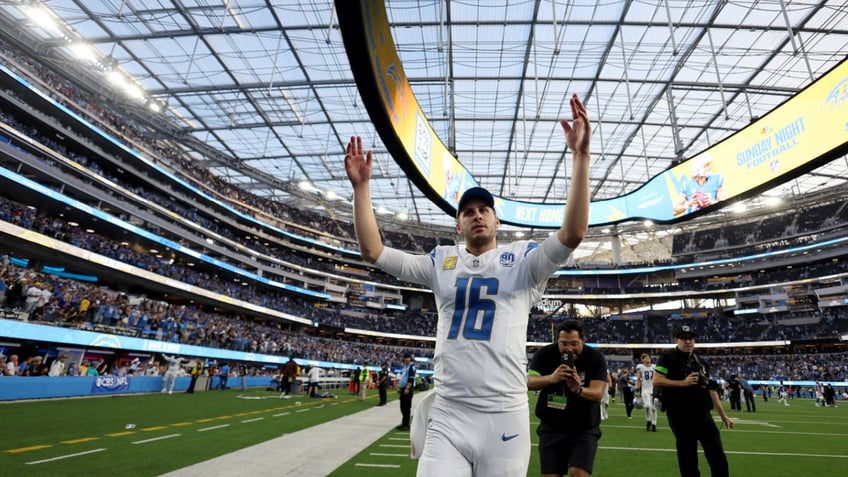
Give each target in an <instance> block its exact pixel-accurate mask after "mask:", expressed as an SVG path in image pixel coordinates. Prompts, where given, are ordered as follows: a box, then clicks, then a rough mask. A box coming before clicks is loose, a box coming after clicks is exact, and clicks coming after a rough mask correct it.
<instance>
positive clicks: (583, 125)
mask: <svg viewBox="0 0 848 477" xmlns="http://www.w3.org/2000/svg"><path fill="white" fill-rule="evenodd" d="M570 103H571V116H572V118H571V124H568V121H567V120H565V119H560V120H559V123H560V124H561V125H562V129H563V130H564V131H565V142H566V144H568V147H569V148H570V149H571V151H572V152H574V153H575V154H585V155H588V154H589V139H590V137H591V136H592V125H591V124H590V123H589V114H588V113H587V112H586V107H585V106H583V103H581V102H580V99H579V98H578V97H577V94H573V95H572V96H571V101H570Z"/></svg>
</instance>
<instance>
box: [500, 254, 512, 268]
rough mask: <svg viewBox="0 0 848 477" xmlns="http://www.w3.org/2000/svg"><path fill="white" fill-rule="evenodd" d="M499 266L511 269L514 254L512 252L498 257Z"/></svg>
mask: <svg viewBox="0 0 848 477" xmlns="http://www.w3.org/2000/svg"><path fill="white" fill-rule="evenodd" d="M500 262H501V266H503V267H511V266H513V265H515V254H514V253H512V252H504V253H502V254H501V257H500Z"/></svg>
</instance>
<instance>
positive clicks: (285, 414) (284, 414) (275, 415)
mask: <svg viewBox="0 0 848 477" xmlns="http://www.w3.org/2000/svg"><path fill="white" fill-rule="evenodd" d="M289 414H291V413H290V412H281V413H279V414H274V415H273V416H271V417H281V416H288V415H289Z"/></svg>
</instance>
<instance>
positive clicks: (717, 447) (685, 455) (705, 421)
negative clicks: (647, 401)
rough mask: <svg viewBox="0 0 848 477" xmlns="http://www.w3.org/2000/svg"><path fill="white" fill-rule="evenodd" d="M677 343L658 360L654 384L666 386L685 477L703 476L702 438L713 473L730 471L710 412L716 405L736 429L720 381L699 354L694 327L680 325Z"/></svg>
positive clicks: (721, 475)
mask: <svg viewBox="0 0 848 477" xmlns="http://www.w3.org/2000/svg"><path fill="white" fill-rule="evenodd" d="M674 337H675V339H676V341H677V347H676V348H673V349H670V350H668V351H665V352H664V353H663V354H661V355H660V358H659V359H658V360H657V367H656V373H654V380H653V381H654V387H658V388H661V389H662V405H663V410H664V411H665V412H666V414H667V415H668V424H669V426H671V431H672V432H673V433H674V438H675V443H676V446H677V465H678V467H679V469H680V475H681V476H682V477H690V476H699V475H701V474H700V473H699V471H698V442H700V443H701V447H703V448H704V456H705V457H706V458H707V462H708V463H709V465H710V471H711V473H712V475H713V477H724V476H727V475H729V472H730V471H729V469H728V465H727V456H726V455H725V454H724V448H723V447H722V445H721V436H720V435H719V432H718V428H717V427H716V425H715V422H714V421H713V418H712V416H711V415H710V410H711V409H715V410H716V411H717V412H718V413H719V415H720V416H721V421H722V424H723V425H726V426H727V427H728V429H733V427H734V423H733V421H732V420H731V419H730V418H729V417H727V413H726V412H725V411H724V408H723V407H722V405H721V400H720V399H719V397H718V386H719V385H718V383H717V382H716V381H715V380H714V379H710V367H709V365H708V364H707V363H706V362H705V361H704V360H703V359H701V358H700V357H699V356H698V355H696V354H695V338H696V337H697V335H696V334H695V332H694V330H693V329H692V328H691V327H689V326H687V325H682V326H680V327H679V328H678V329H677V331H676V332H675V334H674Z"/></svg>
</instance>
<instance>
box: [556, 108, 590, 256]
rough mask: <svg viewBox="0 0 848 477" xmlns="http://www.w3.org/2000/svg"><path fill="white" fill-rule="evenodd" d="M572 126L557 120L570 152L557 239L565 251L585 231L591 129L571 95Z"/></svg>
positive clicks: (586, 229)
mask: <svg viewBox="0 0 848 477" xmlns="http://www.w3.org/2000/svg"><path fill="white" fill-rule="evenodd" d="M570 103H571V115H572V123H571V124H568V121H567V120H565V119H560V121H559V122H560V124H561V125H562V129H563V130H564V131H565V141H566V143H567V144H568V147H569V149H571V154H572V168H571V184H570V186H569V188H568V198H567V199H566V200H567V202H566V204H565V218H564V219H563V222H562V227H560V229H559V232H558V233H557V237H558V238H559V241H560V242H561V243H562V244H563V245H565V246H566V247H569V248H577V246H578V245H580V242H582V241H583V237H585V236H586V232H587V231H588V230H589V156H590V155H589V140H590V138H591V136H592V126H591V124H590V123H589V115H588V114H587V113H586V107H585V106H583V103H581V102H580V99H579V98H578V97H577V95H576V94H574V95H572V96H571V101H570Z"/></svg>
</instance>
